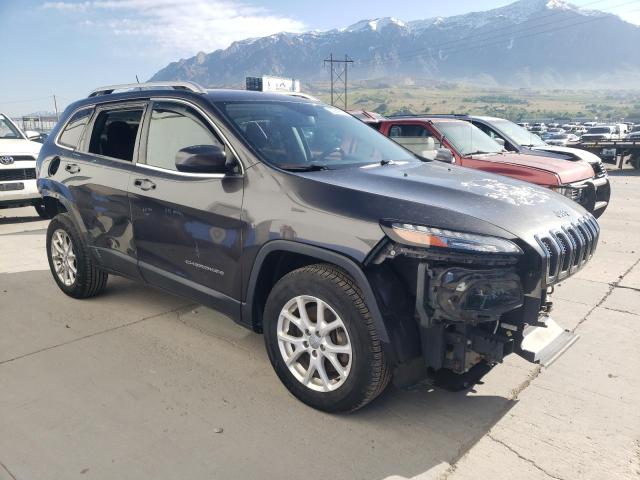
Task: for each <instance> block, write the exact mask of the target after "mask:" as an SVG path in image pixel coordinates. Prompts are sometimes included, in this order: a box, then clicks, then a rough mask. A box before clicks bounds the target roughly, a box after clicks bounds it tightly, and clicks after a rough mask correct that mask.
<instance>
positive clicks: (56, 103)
mask: <svg viewBox="0 0 640 480" xmlns="http://www.w3.org/2000/svg"><path fill="white" fill-rule="evenodd" d="M53 108H54V109H55V111H56V121H57V120H60V115H58V101H57V100H56V95H55V93H54V94H53Z"/></svg>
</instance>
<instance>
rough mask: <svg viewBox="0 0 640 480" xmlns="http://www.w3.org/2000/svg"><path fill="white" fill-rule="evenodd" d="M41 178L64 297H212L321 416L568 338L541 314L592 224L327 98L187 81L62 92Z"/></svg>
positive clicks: (581, 255) (580, 260) (545, 352)
mask: <svg viewBox="0 0 640 480" xmlns="http://www.w3.org/2000/svg"><path fill="white" fill-rule="evenodd" d="M399 122H400V125H403V124H402V121H399ZM383 123H385V122H384V121H383ZM393 123H394V124H395V121H393ZM458 123H459V125H458V124H457V125H456V127H462V130H460V131H451V132H449V133H452V134H455V133H462V134H464V133H465V132H464V129H465V128H472V126H471V125H470V124H467V123H465V122H458ZM418 125H422V124H418ZM473 128H475V127H473ZM480 133H481V132H480ZM481 135H482V137H481V138H480V140H479V142H480V143H479V144H478V145H477V147H476V148H490V149H494V148H495V147H496V145H497V144H496V143H495V142H493V141H492V140H491V139H490V138H488V137H487V136H486V135H484V134H482V133H481ZM418 138H420V137H418ZM432 141H433V137H432ZM423 147H424V145H423ZM471 148H474V145H471ZM449 155H451V152H449ZM468 155H470V157H474V156H476V157H479V155H476V153H474V152H469V153H468ZM487 155H489V156H492V155H491V154H487ZM496 155H501V154H499V153H497V154H496ZM472 160H473V159H472ZM560 163H561V165H562V166H563V167H565V168H564V169H561V170H562V171H558V172H555V173H554V174H553V175H557V176H559V177H562V178H569V177H571V178H574V177H576V176H580V175H581V173H582V172H581V170H582V169H581V168H579V167H577V166H575V167H574V168H573V169H571V170H570V171H569V170H568V169H567V167H569V166H571V164H570V163H569V162H560ZM505 167H507V165H505ZM587 167H588V165H587ZM534 173H535V172H534V171H533V169H531V174H532V175H533V174H534ZM38 186H39V188H40V191H41V192H42V195H43V196H44V198H45V201H46V205H47V209H48V210H49V211H51V212H53V213H55V217H54V218H53V220H52V221H51V222H50V224H49V227H48V230H47V235H46V238H47V241H46V251H47V256H48V261H49V266H50V269H51V274H52V278H53V280H54V281H55V282H56V284H57V285H58V287H59V288H60V290H61V291H62V292H64V293H65V294H66V295H69V296H71V297H73V298H88V297H92V296H95V295H97V294H99V293H100V292H102V291H103V290H104V289H105V288H106V284H107V279H108V275H109V274H115V275H122V276H126V277H130V278H132V279H135V280H139V281H144V282H147V283H149V284H151V285H154V286H156V287H160V288H162V289H164V290H165V291H168V292H171V293H174V294H177V295H181V296H183V297H186V298H189V299H191V300H192V301H195V302H199V303H202V304H205V305H208V306H210V307H212V308H214V309H216V310H218V311H221V312H223V313H224V314H225V315H227V316H229V317H231V318H232V319H233V320H235V321H236V322H238V323H240V324H242V325H243V326H245V327H247V328H250V329H253V330H254V331H256V332H261V333H263V334H264V339H265V343H266V349H267V353H268V356H269V360H270V361H271V363H272V365H273V367H274V369H275V371H276V373H277V375H278V377H279V378H280V380H281V381H282V383H283V384H284V385H285V386H286V387H287V388H288V389H289V391H290V392H291V393H292V394H293V395H295V396H296V397H297V398H298V399H300V400H301V401H303V402H305V403H306V404H308V405H311V406H312V407H314V408H318V409H321V410H325V411H330V412H335V411H345V410H346V411H349V410H355V409H358V408H360V407H362V406H364V405H366V404H367V403H368V402H370V401H371V400H373V399H374V398H376V397H377V396H378V395H379V394H380V393H382V391H383V390H384V389H385V387H386V386H387V385H388V383H389V382H390V381H391V378H392V377H395V380H396V381H397V382H398V383H399V384H405V385H406V384H407V383H410V382H415V381H416V380H418V379H420V378H421V376H422V375H425V374H426V373H427V372H428V371H436V372H445V373H448V374H450V375H454V374H455V375H464V374H468V373H470V372H472V369H474V367H476V366H478V367H479V368H481V369H483V368H484V367H485V366H486V365H489V366H492V365H494V364H496V363H499V362H501V361H502V360H503V358H504V357H505V356H506V355H507V354H509V353H511V352H514V351H515V352H517V353H518V354H520V355H521V356H523V357H524V358H525V359H527V360H529V361H532V362H540V363H543V364H545V363H548V362H550V361H552V360H553V359H555V358H556V357H557V355H559V354H560V353H562V352H563V351H564V350H566V348H567V347H569V346H570V345H571V344H572V343H573V342H574V341H575V340H576V336H575V335H574V334H573V333H571V332H569V331H565V330H563V329H562V328H561V327H560V326H558V325H557V324H555V323H554V322H553V320H552V319H551V317H550V316H549V314H550V310H551V308H552V302H551V297H550V295H551V292H552V290H553V286H554V285H556V284H557V283H558V282H560V281H562V280H564V279H566V278H568V277H569V276H571V275H573V274H574V273H576V272H577V271H579V270H580V269H581V268H582V267H584V265H586V263H587V262H588V261H589V260H590V258H591V257H592V256H593V254H594V252H595V250H596V245H597V243H598V237H599V232H600V228H599V226H598V223H597V221H596V220H595V219H594V218H593V216H592V215H591V214H589V213H588V212H586V211H585V210H584V209H583V208H581V207H580V206H579V205H577V204H576V203H575V202H572V201H570V200H568V199H567V198H565V197H563V196H561V195H557V194H555V193H553V192H551V191H549V190H547V189H543V188H539V187H537V186H536V185H532V184H529V183H524V182H520V181H516V180H513V179H510V178H507V177H504V176H498V175H491V174H490V173H487V172H480V171H477V170H472V169H468V168H460V167H458V166H457V165H446V164H443V163H440V162H429V161H421V160H420V159H419V158H418V157H416V156H415V155H414V154H412V153H411V152H409V151H408V150H406V149H404V148H401V147H400V146H399V145H397V144H395V143H394V142H392V141H390V140H389V139H388V138H385V137H383V136H382V135H380V134H379V133H378V132H376V131H374V130H372V129H371V128H369V127H367V126H366V125H364V124H363V123H362V122H359V121H358V120H356V119H355V118H353V117H351V116H350V115H347V114H346V113H345V112H343V111H342V110H339V109H337V108H334V107H331V106H328V105H324V104H322V103H319V102H314V101H313V100H307V99H304V98H299V97H285V96H284V95H278V94H270V93H263V92H251V91H232V90H205V89H204V88H202V87H200V86H198V85H195V84H193V83H189V82H158V83H150V84H133V85H125V86H111V87H102V88H99V89H97V90H95V91H94V92H92V93H91V94H90V95H89V97H88V98H86V99H83V100H80V101H78V102H75V103H73V104H72V105H70V106H69V107H68V108H67V110H66V111H65V113H64V114H63V116H62V118H61V120H60V122H59V123H58V125H57V126H56V128H55V129H54V131H53V132H52V134H51V136H50V137H49V138H48V139H47V141H46V142H45V144H44V146H43V148H42V151H41V153H40V156H39V158H38ZM246 361H247V362H255V359H253V358H250V357H247V359H246ZM467 378H468V377H467ZM237 381H243V382H251V381H252V380H251V378H245V379H237Z"/></svg>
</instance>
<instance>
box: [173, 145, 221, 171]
mask: <svg viewBox="0 0 640 480" xmlns="http://www.w3.org/2000/svg"><path fill="white" fill-rule="evenodd" d="M176 168H177V169H178V171H179V172H187V173H227V171H228V170H229V167H228V166H227V153H226V152H225V151H224V149H222V148H221V147H219V146H217V145H193V146H191V147H185V148H183V149H182V150H179V151H178V153H177V154H176Z"/></svg>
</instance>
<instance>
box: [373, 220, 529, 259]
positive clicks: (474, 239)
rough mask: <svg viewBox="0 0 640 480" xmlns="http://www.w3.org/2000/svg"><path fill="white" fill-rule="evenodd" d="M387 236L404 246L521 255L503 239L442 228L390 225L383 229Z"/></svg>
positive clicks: (511, 243)
mask: <svg viewBox="0 0 640 480" xmlns="http://www.w3.org/2000/svg"><path fill="white" fill-rule="evenodd" d="M383 228H384V229H385V231H386V232H387V234H388V235H390V236H392V237H395V239H396V240H397V241H399V242H400V243H403V244H405V245H414V246H419V247H425V248H446V249H449V250H456V251H461V252H475V253H510V254H521V253H522V250H521V249H520V247H518V245H516V244H515V243H513V242H511V241H509V240H505V239H504V238H498V237H491V236H488V235H478V234H475V233H465V232H456V231H453V230H445V229H442V228H435V227H426V226H423V225H412V224H408V223H392V224H390V226H385V227H383Z"/></svg>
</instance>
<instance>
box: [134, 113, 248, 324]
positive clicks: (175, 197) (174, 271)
mask: <svg viewBox="0 0 640 480" xmlns="http://www.w3.org/2000/svg"><path fill="white" fill-rule="evenodd" d="M143 138H144V140H143V148H142V155H141V158H140V162H139V163H138V165H137V166H136V169H135V174H134V175H133V177H132V181H131V186H130V195H131V207H132V218H133V229H134V234H135V239H136V246H137V253H138V261H139V266H140V270H141V272H142V275H143V276H144V278H145V279H146V280H147V281H148V282H150V283H152V284H155V285H158V286H160V287H164V288H166V289H168V290H170V291H172V292H175V293H178V294H182V295H184V296H187V297H189V298H193V299H194V300H197V301H199V302H201V303H204V304H207V305H211V306H213V307H214V308H217V309H218V310H221V311H223V312H225V313H227V314H229V315H232V316H234V317H236V316H238V315H239V312H240V303H239V298H240V273H239V272H240V270H239V268H238V262H239V260H240V253H241V245H242V242H241V232H242V230H241V227H242V223H241V221H240V213H241V208H242V195H243V177H242V170H241V166H240V165H239V164H237V168H236V171H233V172H230V173H228V174H196V173H183V172H179V171H178V170H177V169H176V165H175V158H176V154H177V153H178V151H179V150H181V149H182V148H185V147H190V146H194V145H212V144H214V145H219V146H222V147H223V148H225V150H226V151H227V156H228V158H229V161H230V162H232V157H234V155H235V154H234V153H233V149H232V148H231V146H230V145H229V144H228V143H226V142H224V141H223V139H222V138H221V137H220V135H219V132H218V130H217V129H216V127H215V125H214V124H213V122H212V121H211V119H210V118H209V117H208V115H207V114H206V113H205V112H203V111H202V110H200V109H199V108H198V107H197V106H195V105H191V104H189V103H184V102H182V101H178V100H158V101H154V102H153V104H152V105H151V106H150V108H149V111H148V113H147V115H146V117H145V122H144V137H143Z"/></svg>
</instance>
